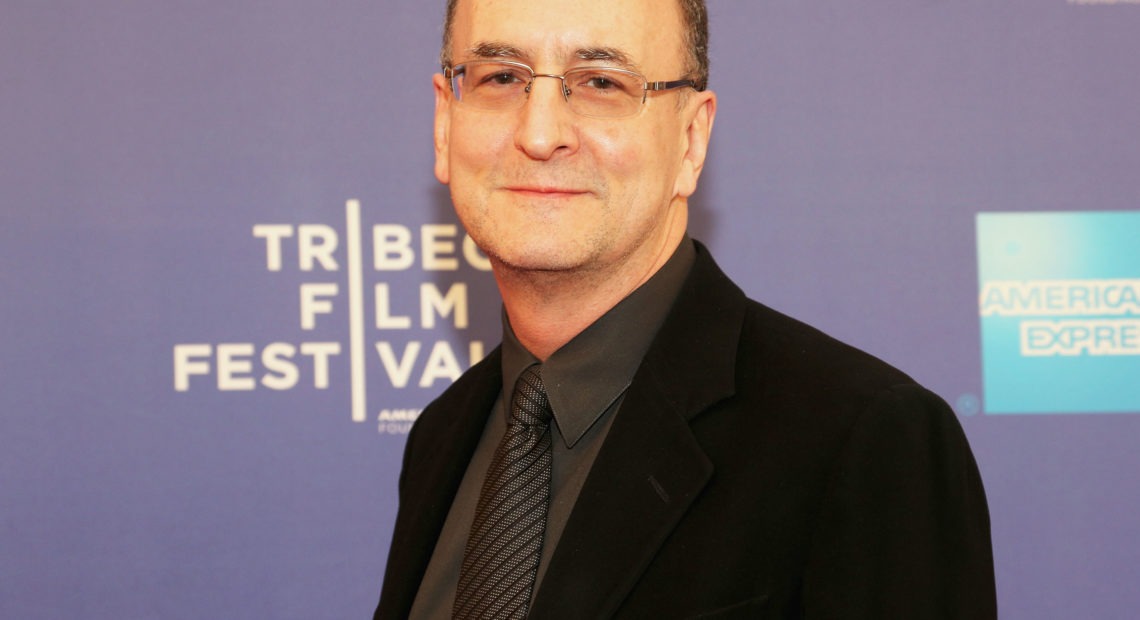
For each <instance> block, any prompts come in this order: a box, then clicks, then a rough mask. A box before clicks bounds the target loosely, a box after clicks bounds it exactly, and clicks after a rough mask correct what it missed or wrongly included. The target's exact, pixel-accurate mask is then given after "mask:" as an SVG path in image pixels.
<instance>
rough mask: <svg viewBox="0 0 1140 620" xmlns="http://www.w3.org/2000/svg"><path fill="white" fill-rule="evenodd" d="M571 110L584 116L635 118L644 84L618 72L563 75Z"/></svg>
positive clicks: (579, 71) (582, 71) (602, 70)
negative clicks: (633, 116)
mask: <svg viewBox="0 0 1140 620" xmlns="http://www.w3.org/2000/svg"><path fill="white" fill-rule="evenodd" d="M566 88H567V89H569V91H570V98H569V101H570V107H571V108H572V109H573V110H574V111H575V112H577V113H578V114H581V115H583V116H596V117H603V118H615V117H621V116H630V115H632V114H636V113H637V111H638V109H640V108H641V101H642V98H643V97H644V94H645V80H644V79H643V78H642V77H641V76H640V75H637V74H636V73H631V72H627V71H622V70H621V69H605V68H595V67H582V68H580V69H571V70H570V71H567V72H566Z"/></svg>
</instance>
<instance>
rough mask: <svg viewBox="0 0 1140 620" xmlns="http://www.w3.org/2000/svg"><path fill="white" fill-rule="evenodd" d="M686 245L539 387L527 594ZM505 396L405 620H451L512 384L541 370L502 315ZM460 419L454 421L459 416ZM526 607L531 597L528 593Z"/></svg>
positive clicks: (676, 282) (653, 326) (675, 279)
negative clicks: (545, 490) (539, 456)
mask: <svg viewBox="0 0 1140 620" xmlns="http://www.w3.org/2000/svg"><path fill="white" fill-rule="evenodd" d="M695 255H696V253H695V250H694V247H693V243H692V241H691V240H690V239H689V238H688V237H686V238H685V239H684V240H683V241H682V242H681V244H680V246H678V248H677V250H676V251H675V252H674V253H673V256H672V257H670V259H669V260H668V261H667V262H666V263H665V265H663V266H662V267H661V269H660V270H658V271H657V273H655V274H654V275H653V276H652V277H651V278H650V279H649V280H648V281H646V282H645V284H643V285H641V286H640V287H639V288H638V289H637V290H635V291H634V292H633V293H631V294H630V295H629V296H627V297H626V298H625V299H623V300H622V301H621V302H619V303H618V304H617V305H616V306H614V307H613V308H611V309H610V310H609V311H608V312H607V313H606V314H604V315H603V316H602V317H601V318H599V319H598V320H597V321H595V322H594V323H593V324H591V325H590V326H589V327H587V328H586V329H585V330H583V331H582V332H581V333H580V334H578V335H577V336H575V337H574V339H573V340H571V341H570V342H568V343H566V344H565V345H564V346H563V347H562V348H560V349H558V350H557V351H555V352H554V353H553V354H552V355H551V356H550V358H549V359H547V360H546V362H545V363H544V364H543V370H542V377H543V383H545V385H546V390H547V395H548V397H549V399H550V405H551V409H553V411H554V422H555V423H554V424H552V425H551V432H552V433H553V434H554V436H553V438H552V439H553V441H552V443H553V466H552V467H553V469H552V472H551V481H550V508H549V512H548V513H547V517H546V533H545V536H544V538H543V546H542V558H541V560H540V562H539V567H538V577H537V579H536V582H535V587H534V592H537V591H538V589H539V587H540V586H541V584H542V578H543V575H544V573H545V571H546V567H547V565H548V564H549V563H550V558H551V556H552V555H553V553H554V550H555V548H556V547H557V546H558V540H559V538H560V536H561V534H562V529H563V527H564V526H565V525H566V521H567V519H568V518H569V516H570V511H571V510H572V509H573V507H574V502H575V501H576V500H577V498H578V492H579V491H580V490H581V489H582V485H583V483H585V481H586V476H587V475H588V474H589V472H590V467H591V466H592V465H593V463H594V457H596V456H597V454H598V450H599V448H601V445H602V442H603V441H604V440H605V437H606V433H607V431H608V430H609V427H610V424H611V423H612V421H613V418H614V415H615V414H616V412H617V411H618V409H619V408H620V407H621V401H622V398H623V397H624V395H625V391H626V388H628V387H629V385H630V383H631V381H632V380H633V376H634V373H636V372H637V368H638V366H640V365H641V360H642V358H643V357H644V356H645V352H646V351H647V350H648V348H649V345H650V343H652V341H653V337H654V336H655V335H656V334H657V330H658V329H659V328H660V327H661V323H662V322H663V321H664V319H665V316H666V314H668V312H669V308H670V306H672V304H673V301H674V300H675V299H676V297H677V293H678V292H679V291H680V289H681V285H682V283H683V282H684V281H685V278H686V276H688V273H689V269H690V268H691V267H692V264H693V260H694V258H695ZM502 349H503V356H502V364H503V388H502V392H501V393H500V394H499V398H498V400H497V401H496V403H495V406H494V408H493V411H492V412H491V415H490V416H488V419H487V424H486V426H485V427H484V429H483V434H482V436H481V438H480V439H479V445H478V447H477V448H476V449H475V453H474V455H473V456H472V457H471V462H470V463H469V464H468V465H467V471H466V473H465V474H464V476H463V482H462V483H461V484H460V486H459V491H458V492H457V493H456V496H455V500H454V501H453V502H452V504H451V510H450V511H449V512H448V515H447V520H446V521H445V522H444V526H443V531H442V532H441V533H440V537H439V541H438V542H437V543H436V547H435V551H434V552H433V554H432V557H431V562H430V563H429V564H428V568H427V572H426V573H425V574H424V578H423V581H422V582H421V584H420V588H419V592H418V593H417V595H416V600H415V603H414V605H413V606H412V612H411V615H410V618H411V620H443V619H448V618H450V617H451V607H452V602H453V600H454V598H455V589H456V585H457V584H458V582H459V570H460V567H461V566H462V563H463V550H464V546H465V545H466V543H467V536H468V532H469V530H470V528H471V521H472V519H474V516H475V507H476V504H477V503H478V501H479V493H480V491H481V489H482V486H483V479H484V477H485V475H486V471H487V468H488V466H489V465H490V463H491V459H492V457H493V456H494V453H495V448H496V447H497V446H498V444H499V441H500V440H501V439H502V437H503V435H504V433H505V432H506V428H507V415H508V412H507V410H506V404H505V403H507V402H509V401H510V397H511V392H512V390H513V389H514V385H515V381H516V380H517V379H518V377H519V375H520V374H521V373H522V371H523V370H524V369H526V368H527V367H528V366H530V365H531V364H534V363H536V362H538V360H537V359H536V358H535V357H534V356H533V355H531V353H530V352H529V351H527V350H526V348H525V347H523V346H522V344H520V343H519V341H518V339H517V338H516V337H515V335H514V332H513V331H512V330H511V326H510V321H509V320H508V318H507V316H506V313H505V312H504V314H503V343H502ZM464 414H465V412H456V415H464ZM532 597H533V593H532Z"/></svg>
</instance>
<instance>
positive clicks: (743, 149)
mask: <svg viewBox="0 0 1140 620" xmlns="http://www.w3.org/2000/svg"><path fill="white" fill-rule="evenodd" d="M709 4H710V11H711V19H712V64H713V68H712V71H713V75H712V88H713V89H714V90H716V91H717V92H718V94H719V96H720V110H719V115H718V117H717V125H716V129H715V131H714V136H713V144H712V150H711V154H710V161H709V163H708V167H707V168H706V172H705V175H704V177H703V178H702V181H701V187H700V190H699V192H698V194H697V196H696V197H695V198H694V200H693V223H692V233H693V236H695V237H697V238H699V239H701V240H703V241H705V242H706V243H707V244H708V245H709V246H710V248H711V249H712V251H713V252H714V254H715V255H716V257H717V258H718V260H719V262H720V263H721V264H722V266H723V267H724V268H725V269H726V270H727V271H728V272H729V273H730V275H732V276H733V277H734V278H735V279H736V280H737V281H738V282H739V283H740V284H741V285H742V287H744V288H745V289H746V291H747V292H748V293H749V294H750V295H751V296H752V297H754V298H756V299H759V300H761V301H763V302H765V303H767V304H768V305H771V306H774V307H776V308H777V309H780V310H783V311H785V312H787V313H790V314H792V315H794V316H797V317H799V318H801V319H804V320H806V321H808V322H811V323H813V324H815V325H817V326H819V327H821V328H822V329H824V330H825V331H828V332H830V333H832V334H834V335H835V336H837V337H839V338H841V339H844V340H847V341H849V342H851V343H852V344H855V345H856V346H859V347H861V348H864V349H866V350H868V351H870V352H871V353H874V354H875V355H878V356H880V357H882V358H884V359H886V360H887V361H889V362H891V363H893V364H895V365H897V366H899V367H901V368H903V369H905V370H906V371H908V372H909V373H911V374H912V375H913V376H915V377H916V378H917V379H919V380H920V381H921V382H923V383H925V384H927V385H928V386H930V387H931V388H932V389H934V390H935V391H936V392H938V393H939V394H941V395H942V396H943V397H944V398H945V399H946V400H947V401H948V402H949V403H950V404H951V405H952V406H953V407H954V408H955V410H956V411H957V413H958V414H959V416H960V420H961V422H962V424H963V426H964V427H965V429H966V432H967V434H968V435H969V438H970V441H971V443H972V444H973V446H974V449H975V452H976V455H977V459H978V462H979V466H980V468H981V471H982V476H983V479H984V480H985V483H986V488H987V492H988V495H989V500H990V508H991V513H992V521H993V536H994V551H995V556H996V562H997V579H998V592H999V603H1000V608H1001V614H1002V617H1003V618H1007V619H1033V620H1037V619H1043V618H1065V619H1069V618H1098V619H1099V618H1131V617H1134V614H1135V613H1136V610H1137V609H1140V588H1137V587H1136V585H1135V584H1136V580H1137V578H1140V572H1138V570H1140V569H1138V568H1137V567H1138V566H1140V536H1138V528H1137V522H1138V521H1137V518H1136V512H1137V510H1140V482H1137V472H1138V471H1140V450H1137V448H1136V445H1137V438H1138V437H1140V121H1138V118H1137V110H1138V107H1137V102H1138V101H1140V71H1138V70H1137V58H1140V36H1138V35H1140V3H1137V2H1134V1H1125V0H1116V1H1110V0H1007V1H1004V2H983V1H980V0H977V1H971V0H966V1H959V2H932V1H919V0H914V1H902V0H870V1H866V2H846V1H843V2H841V1H839V0H819V1H805V0H773V1H754V0H748V1H745V0H710V2H709ZM442 5H443V1H442V0H440V1H439V2H423V1H422V0H414V1H413V0H345V1H343V2H337V3H332V4H329V3H316V2H307V1H302V0H274V1H263V0H242V1H236V2H189V1H175V0H171V1H153V2H141V1H137V0H102V1H95V2H87V1H84V2H80V1H77V0H54V1H53V0H45V1H37V2H33V1H24V0H0V335H2V340H0V342H2V345H3V347H2V353H0V617H3V618H20V619H41V618H42V619H54V618H65V617H68V618H69V617H84V618H99V619H115V620H118V619H122V618H164V619H165V618H186V619H198V618H296V619H312V618H336V619H339V618H359V617H367V616H368V614H370V613H371V610H372V608H373V606H374V605H375V601H376V598H377V596H378V593H379V584H380V580H381V576H382V573H383V566H384V560H385V557H386V553H387V549H388V544H389V540H390V536H391V528H392V525H393V520H394V517H395V512H396V497H395V489H396V481H397V477H398V474H399V469H400V460H401V454H402V449H403V445H404V441H405V437H406V433H407V432H408V429H409V428H410V427H411V425H412V423H413V422H414V421H415V419H416V417H417V415H418V414H419V412H420V410H421V408H422V407H423V406H424V405H425V404H426V403H427V402H428V401H429V400H430V399H431V398H432V397H433V396H434V395H436V394H438V393H439V392H440V391H442V390H443V389H444V388H445V387H446V386H447V385H448V384H449V383H450V382H451V381H452V380H454V379H455V378H456V377H457V376H459V374H460V373H462V372H463V371H464V370H465V369H466V368H468V367H469V366H470V365H471V364H472V363H473V362H475V361H477V360H479V359H480V358H481V357H482V356H483V355H484V354H485V353H487V352H488V351H490V350H491V349H492V348H494V346H495V345H496V344H497V343H498V341H499V319H500V305H499V304H500V302H499V300H498V295H497V292H496V290H495V287H494V284H493V282H492V279H491V276H490V274H489V266H488V264H487V260H486V258H485V257H484V256H483V255H482V254H481V253H480V252H479V250H478V249H477V248H476V247H475V246H474V245H473V244H472V243H471V241H470V240H469V239H468V238H467V237H466V236H465V234H464V232H463V229H462V228H461V227H460V226H458V225H457V222H456V219H455V216H454V214H453V213H452V210H451V207H450V203H449V200H448V196H447V191H446V188H445V187H442V186H440V185H439V184H438V183H436V181H435V179H434V176H433V174H432V158H433V155H432V146H431V119H432V105H433V100H432V91H431V84H430V78H431V75H432V74H433V72H435V71H437V70H438V67H437V60H436V58H437V55H438V46H439V38H440V28H441V27H440V21H441V16H442V10H443V7H442Z"/></svg>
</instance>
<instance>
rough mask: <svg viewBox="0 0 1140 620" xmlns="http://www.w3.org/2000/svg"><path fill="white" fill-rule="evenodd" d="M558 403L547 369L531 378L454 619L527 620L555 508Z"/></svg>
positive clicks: (518, 401)
mask: <svg viewBox="0 0 1140 620" xmlns="http://www.w3.org/2000/svg"><path fill="white" fill-rule="evenodd" d="M550 416H551V411H550V402H549V401H548V400H547V398H546V388H545V386H543V384H542V366H541V365H539V364H535V365H533V366H530V367H529V368H527V369H526V370H524V371H523V373H522V375H521V376H520V377H519V380H518V382H517V383H515V393H514V396H513V397H512V399H511V416H510V420H509V421H508V422H507V432H506V434H505V435H504V436H503V440H502V441H501V442H500V443H499V447H498V448H496V449H495V456H494V458H493V459H492V461H491V467H490V468H489V469H488V470H487V477H486V479H484V481H483V490H482V491H481V493H480V495H479V504H478V506H477V507H476V509H475V519H474V521H473V523H472V524H471V534H470V535H469V536H468V538H467V547H466V549H465V550H464V553H463V567H462V568H461V569H460V573H459V587H458V589H457V590H456V593H455V605H454V607H453V608H452V612H451V616H452V618H455V619H456V620H469V619H472V620H473V619H476V618H480V619H487V618H495V619H499V618H515V619H518V620H522V619H523V618H525V617H526V612H527V607H528V606H529V605H530V596H531V590H532V589H533V588H534V578H535V575H536V574H537V573H538V560H539V556H540V555H541V553H542V536H543V532H544V531H545V530H546V510H547V506H548V504H549V503H550V462H551V458H550Z"/></svg>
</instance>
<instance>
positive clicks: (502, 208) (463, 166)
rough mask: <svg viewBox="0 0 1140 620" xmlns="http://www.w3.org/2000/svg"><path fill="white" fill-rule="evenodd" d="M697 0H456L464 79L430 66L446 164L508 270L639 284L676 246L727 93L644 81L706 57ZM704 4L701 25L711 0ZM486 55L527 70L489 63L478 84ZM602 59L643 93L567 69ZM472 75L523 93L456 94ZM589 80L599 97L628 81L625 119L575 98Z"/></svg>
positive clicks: (443, 172)
mask: <svg viewBox="0 0 1140 620" xmlns="http://www.w3.org/2000/svg"><path fill="white" fill-rule="evenodd" d="M691 4H692V3H690V2H682V3H680V4H674V3H670V4H669V5H667V6H666V7H662V6H661V3H660V0H456V1H455V2H453V3H452V5H451V6H449V12H448V20H449V24H448V28H447V32H448V36H447V44H446V45H447V48H446V50H445V52H444V58H445V59H446V60H447V63H446V68H448V69H455V68H456V67H458V69H457V70H458V71H459V72H460V75H462V76H463V77H462V79H463V80H466V81H464V82H463V84H465V87H464V88H461V89H460V92H458V93H457V92H455V91H453V83H452V82H451V81H450V80H449V79H448V78H447V77H445V76H443V75H436V76H435V78H434V87H435V94H436V115H435V121H436V122H435V148H436V176H437V177H438V178H439V180H440V181H441V182H443V183H447V184H449V185H450V187H451V195H452V200H453V202H454V203H455V208H456V212H457V213H458V214H459V217H460V219H461V220H462V222H463V225H464V227H465V228H466V229H467V231H468V233H469V234H470V235H471V237H472V238H473V239H474V240H475V242H476V243H477V244H478V245H479V247H480V248H482V249H483V251H484V252H486V253H487V254H488V256H489V257H490V258H491V260H492V264H493V265H494V266H496V268H497V269H496V271H497V272H499V271H502V270H503V269H508V270H513V271H515V272H528V273H550V272H558V273H572V274H586V273H592V274H594V275H595V276H596V277H595V280H598V281H615V280H616V281H621V282H624V283H625V284H628V283H630V282H634V283H636V282H639V281H644V279H646V278H648V277H649V275H651V274H652V273H653V272H654V271H655V270H656V269H657V268H658V267H659V266H660V264H661V263H662V262H663V261H664V260H665V259H667V258H668V255H669V254H670V253H671V252H672V249H673V248H675V247H676V244H677V243H678V242H679V241H680V239H681V237H682V236H683V235H684V231H685V227H686V223H687V199H688V196H689V195H691V194H692V192H693V191H694V190H695V188H696V183H697V178H698V176H699V175H700V171H701V168H702V166H703V164H704V159H705V153H706V147H707V144H708V138H709V132H710V131H711V128H712V121H713V117H714V115H715V110H716V103H715V102H716V98H715V95H714V94H713V93H712V92H711V91H707V90H706V91H697V90H695V89H693V88H690V87H684V88H677V89H673V90H661V91H653V90H650V91H648V92H643V90H642V87H643V85H644V84H645V83H646V82H649V83H653V82H673V81H677V80H680V79H682V78H686V79H691V77H693V76H692V74H691V73H690V70H691V67H692V66H694V62H697V63H699V62H700V61H699V60H697V61H694V60H693V55H692V53H691V49H692V48H691V46H689V45H688V44H687V41H688V39H689V37H690V35H689V34H687V33H688V32H690V31H691V29H690V28H689V27H688V21H687V19H688V17H689V15H688V13H687V12H686V11H684V10H682V7H689V6H690V5H691ZM698 13H699V18H698V20H697V21H698V22H699V24H700V28H699V29H700V30H702V31H703V30H704V24H705V19H704V12H703V7H702V10H700V11H698ZM698 38H699V39H701V41H702V43H703V41H704V40H705V39H706V37H705V36H704V35H700V36H698ZM700 47H701V49H702V50H703V49H704V46H703V45H701V46H700ZM488 61H495V62H506V63H514V65H513V66H514V67H516V68H517V67H519V66H520V65H525V67H529V69H527V68H525V67H524V68H522V69H521V71H512V72H507V71H503V72H490V73H486V72H484V73H482V74H478V75H480V76H481V77H480V79H481V80H482V81H478V82H477V80H476V78H475V77H474V76H475V75H477V72H476V71H475V70H474V67H475V66H477V64H478V63H484V66H485V63H486V62H488ZM465 67H466V68H467V70H468V71H469V72H470V75H468V73H466V72H464V71H465V70H464V68H465ZM598 67H610V68H616V69H619V70H622V71H625V72H627V74H628V73H632V74H637V75H639V76H641V78H638V79H637V80H636V81H635V83H636V84H637V88H636V89H633V91H634V92H631V90H626V91H614V90H613V88H612V87H613V84H612V83H610V82H607V80H605V79H604V78H600V79H599V78H595V77H590V76H589V75H587V76H586V77H587V79H586V80H585V81H573V80H570V79H569V78H567V79H566V80H565V81H563V80H562V78H561V76H563V75H564V74H566V72H567V71H572V72H574V71H578V72H581V71H587V74H589V73H592V72H590V71H588V70H589V69H592V68H598ZM532 72H533V74H535V75H536V77H534V78H531V74H532ZM579 75H581V73H579ZM694 81H695V80H694ZM523 86H526V89H525V91H524V90H523V89H522V87H523ZM477 88H485V89H487V90H489V91H491V92H492V93H494V95H493V96H492V97H491V99H494V100H495V101H499V102H501V101H502V97H501V94H502V90H504V89H509V90H510V91H511V92H512V93H516V95H517V96H515V97H514V98H512V99H509V102H510V105H505V104H504V105H498V104H496V105H495V106H490V107H488V106H486V105H479V103H483V102H480V101H477V100H476V99H474V98H473V97H466V98H464V97H463V96H461V95H462V93H463V92H464V91H465V90H466V91H468V92H474V90H475V89H477ZM589 91H592V92H593V93H594V95H593V96H595V98H597V97H603V96H606V95H608V94H610V93H615V92H622V93H623V94H622V95H621V96H627V97H631V99H632V103H630V105H628V106H625V107H623V113H622V114H621V115H620V116H621V117H620V118H611V117H604V118H598V117H596V115H590V114H588V111H587V112H585V113H584V112H583V106H582V105H580V103H581V102H584V101H586V99H585V98H586V97H587V96H589V95H587V94H586V93H587V92H589ZM575 92H577V93H578V94H577V95H575ZM576 96H577V97H578V99H574V97H576ZM571 101H574V104H573V105H571ZM603 116H604V115H603ZM625 284H622V287H624V286H625ZM626 292H628V291H626Z"/></svg>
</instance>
